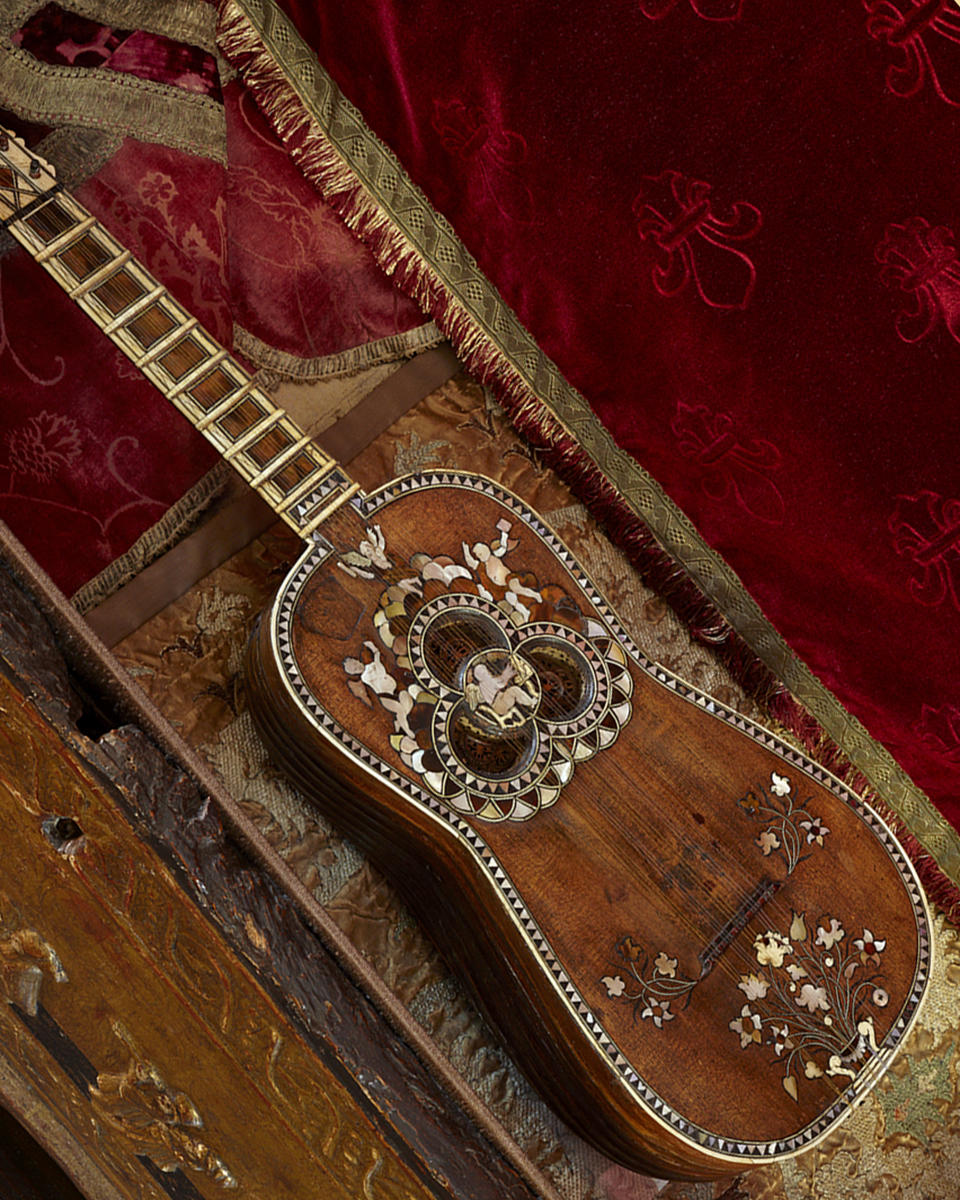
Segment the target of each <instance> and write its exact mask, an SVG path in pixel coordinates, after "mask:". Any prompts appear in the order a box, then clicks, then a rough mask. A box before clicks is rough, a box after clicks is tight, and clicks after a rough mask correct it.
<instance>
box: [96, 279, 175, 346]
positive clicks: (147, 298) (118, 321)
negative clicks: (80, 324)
mask: <svg viewBox="0 0 960 1200" xmlns="http://www.w3.org/2000/svg"><path fill="white" fill-rule="evenodd" d="M166 291H167V289H166V288H165V287H164V286H163V284H162V283H158V284H157V286H156V287H155V288H152V289H151V290H150V291H149V292H146V293H144V295H142V296H141V297H140V299H139V300H137V301H135V303H133V304H131V305H130V306H129V308H125V309H124V310H123V312H122V313H119V314H118V315H117V316H116V317H114V319H113V320H112V321H111V322H110V323H109V325H104V326H103V332H104V333H106V334H108V335H109V336H110V337H113V335H114V334H115V333H116V332H117V331H118V330H120V329H122V328H123V326H124V325H127V324H129V322H130V321H133V320H135V319H136V318H137V317H139V316H140V314H141V313H142V312H145V311H146V310H147V309H148V308H149V307H150V305H151V304H153V302H154V301H155V300H159V299H160V297H161V296H163V295H165V294H166ZM131 357H132V356H131Z"/></svg>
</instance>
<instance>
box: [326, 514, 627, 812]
mask: <svg viewBox="0 0 960 1200" xmlns="http://www.w3.org/2000/svg"><path fill="white" fill-rule="evenodd" d="M511 529H512V524H511V522H510V521H509V520H507V519H506V518H504V519H502V520H501V521H499V522H498V524H497V536H496V537H495V538H494V539H493V540H492V541H490V542H477V543H475V544H473V545H468V544H467V543H466V542H463V543H462V544H461V560H460V561H457V560H456V559H454V558H452V557H450V556H447V555H430V554H427V553H425V552H418V553H416V554H413V555H411V556H410V557H409V559H408V561H407V563H406V564H398V563H395V562H394V560H393V559H392V558H391V557H390V556H389V554H388V553H387V547H386V543H385V539H384V536H383V533H382V530H381V528H380V526H374V527H373V528H371V529H368V530H367V531H366V537H365V538H364V539H363V540H362V541H361V543H360V545H359V546H358V547H357V549H356V550H349V551H346V552H344V553H342V554H341V555H340V559H339V565H340V567H341V569H342V570H344V571H346V572H347V573H348V574H350V575H353V576H354V577H360V578H366V579H371V580H377V581H379V582H381V583H383V584H384V585H386V586H385V589H384V590H383V591H382V592H381V595H380V598H379V601H378V604H377V608H376V611H375V613H374V616H373V627H374V629H375V631H376V640H373V639H372V638H368V639H366V640H365V641H364V642H363V644H362V646H361V648H360V650H359V653H358V654H356V655H352V656H350V657H348V658H346V659H345V660H344V664H343V667H344V671H345V672H346V674H347V676H348V681H349V682H348V686H349V687H350V690H351V691H352V692H353V694H354V695H355V696H357V697H358V698H359V699H360V700H362V701H364V703H366V704H370V703H371V699H370V695H371V693H372V694H373V695H374V696H376V698H377V699H378V701H379V703H380V704H381V705H382V706H383V708H385V709H386V710H387V711H388V712H389V713H390V714H391V715H392V718H393V733H392V734H391V737H390V744H391V746H392V748H393V750H394V751H395V752H396V753H397V755H398V756H399V758H400V760H401V761H402V762H403V763H404V764H405V765H406V766H407V767H408V768H409V769H411V770H412V771H414V772H416V774H417V775H418V776H419V777H420V779H421V781H422V783H423V785H424V786H425V787H426V788H428V789H429V790H430V791H431V792H433V793H434V794H435V795H437V796H438V797H440V798H441V799H442V800H443V801H444V803H445V804H448V805H449V806H450V807H451V808H453V809H455V810H456V811H458V812H461V813H464V814H465V815H469V816H473V817H479V818H481V819H482V820H485V821H502V820H512V821H523V820H527V819H529V818H530V817H532V816H533V815H534V814H535V813H537V812H539V811H540V809H541V808H544V807H547V806H548V805H551V804H553V803H555V802H556V800H557V798H558V797H559V795H560V792H561V790H562V788H563V787H564V786H565V785H566V784H567V783H569V781H570V779H571V778H572V777H573V772H574V768H575V767H576V764H577V763H578V762H583V761H585V760H586V759H589V758H592V757H593V756H594V755H595V754H596V753H598V752H599V751H600V750H602V749H604V748H605V747H607V746H609V745H611V744H612V743H613V741H614V740H615V739H616V737H617V736H618V734H619V732H620V729H621V728H622V727H623V725H624V724H625V723H626V722H627V721H628V720H629V718H630V711H631V705H630V697H631V694H632V691H633V681H632V679H631V677H630V672H629V670H628V667H627V659H626V655H625V653H624V651H623V649H622V648H621V647H620V645H619V643H618V641H617V639H616V638H615V637H614V635H613V634H612V633H611V632H610V631H609V630H608V629H607V628H606V626H604V625H602V624H601V623H600V622H599V621H598V620H597V619H596V618H594V617H593V616H591V615H589V614H585V613H583V612H582V611H581V610H580V608H579V606H578V605H577V604H576V602H575V601H574V600H573V598H572V597H571V596H569V595H568V594H567V592H566V591H565V590H564V589H562V588H561V587H560V586H558V585H556V584H549V583H548V584H541V583H540V581H538V580H537V579H536V577H535V576H534V575H533V574H532V573H531V572H529V571H524V570H515V569H512V568H511V566H509V565H508V564H507V561H506V560H507V557H508V555H509V553H510V551H511V550H513V549H515V548H516V546H517V542H516V540H515V539H511V537H510V532H511Z"/></svg>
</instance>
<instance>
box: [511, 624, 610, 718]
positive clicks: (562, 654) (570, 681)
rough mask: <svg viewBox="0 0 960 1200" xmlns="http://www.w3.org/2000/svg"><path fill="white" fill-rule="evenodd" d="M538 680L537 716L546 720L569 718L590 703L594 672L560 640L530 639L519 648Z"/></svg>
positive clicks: (578, 713)
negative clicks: (533, 669)
mask: <svg viewBox="0 0 960 1200" xmlns="http://www.w3.org/2000/svg"><path fill="white" fill-rule="evenodd" d="M523 654H524V657H525V658H528V659H529V660H530V661H531V662H532V663H533V665H534V667H535V668H536V671H537V675H538V677H539V680H540V690H541V693H542V697H543V698H542V700H541V701H540V715H541V716H542V717H544V718H545V719H546V720H548V721H552V722H560V721H572V720H574V719H575V718H576V717H578V716H580V714H581V713H583V712H585V711H586V710H587V709H588V708H589V707H590V705H591V704H592V703H593V696H594V692H595V688H594V687H593V686H592V684H593V681H594V678H595V676H594V673H593V671H591V670H590V668H589V665H588V664H587V663H586V662H585V661H581V657H582V656H580V655H579V654H578V653H577V651H576V650H574V649H573V648H572V647H570V646H565V645H563V644H562V643H560V642H556V641H553V642H548V641H546V640H543V641H534V642H531V643H530V644H528V645H525V646H524V648H523Z"/></svg>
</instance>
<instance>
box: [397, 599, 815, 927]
mask: <svg viewBox="0 0 960 1200" xmlns="http://www.w3.org/2000/svg"><path fill="white" fill-rule="evenodd" d="M381 582H382V583H385V582H387V581H386V580H385V579H384V580H381ZM469 615H470V618H471V619H472V620H473V621H475V622H476V621H478V620H480V619H482V618H477V617H476V616H475V614H474V612H473V611H471V613H470V614H469ZM487 620H488V621H490V624H491V625H493V622H492V620H491V619H490V618H489V617H488V618H487ZM404 623H406V622H404ZM445 628H446V627H445V626H444V625H439V626H438V625H435V626H434V628H433V630H432V634H433V637H432V641H434V642H439V643H441V644H443V645H446V646H448V647H452V648H453V649H454V651H455V652H459V657H461V658H462V657H463V643H462V640H461V639H458V638H457V637H456V636H453V637H449V636H445V632H444V630H445ZM399 636H405V634H404V633H400V634H399ZM500 649H501V652H502V653H503V654H504V655H506V654H507V653H508V650H507V649H506V648H503V647H501V648H500ZM454 657H457V654H456V653H455V655H454ZM548 704H549V699H548ZM540 711H542V706H541V710H540ZM556 715H558V716H560V715H562V714H560V713H557V714H556ZM496 743H497V744H498V745H501V746H503V745H506V746H508V747H512V748H514V750H515V751H516V753H515V758H517V757H520V756H521V755H522V753H523V751H524V750H526V749H528V748H529V741H524V740H522V739H520V738H512V737H498V738H496ZM612 767H613V764H611V768H612ZM474 769H475V770H479V771H480V772H481V773H482V768H476V767H475V768H474ZM629 782H631V783H632V782H633V781H629ZM711 857H712V858H713V860H714V862H716V863H717V865H718V866H721V867H725V868H726V874H727V877H728V879H731V881H732V882H736V883H744V884H748V885H749V884H750V883H752V882H754V881H755V876H752V875H750V874H749V873H748V872H743V871H738V870H737V868H741V867H742V865H743V860H742V859H741V858H736V859H734V858H732V857H728V856H724V855H723V854H722V852H721V853H720V854H719V855H716V854H714V855H712V856H711ZM651 863H653V860H652V859H651ZM658 869H659V868H658ZM754 890H755V889H753V890H747V891H746V892H744V894H743V896H742V898H741V897H734V898H732V900H731V901H730V907H729V908H728V909H726V911H724V910H723V908H721V909H720V914H721V916H722V917H723V918H724V924H723V925H721V926H720V927H719V928H718V929H717V930H716V931H714V932H719V931H720V930H721V929H723V928H724V927H725V925H726V924H727V922H728V921H730V920H731V919H733V918H734V917H736V916H737V914H738V913H739V912H740V911H741V910H742V908H743V907H744V905H745V904H747V903H748V902H749V901H750V899H751V897H752V895H753V891H754ZM691 895H692V893H691ZM709 899H710V902H711V904H712V905H713V906H714V907H716V906H717V905H718V899H717V897H716V896H713V895H711V896H710V897H709ZM768 903H769V902H768ZM774 911H776V912H778V913H780V914H781V915H783V916H784V917H785V916H786V911H785V910H782V909H779V908H775V909H774ZM791 917H792V912H791Z"/></svg>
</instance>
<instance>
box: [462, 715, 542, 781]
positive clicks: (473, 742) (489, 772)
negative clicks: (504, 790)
mask: <svg viewBox="0 0 960 1200" xmlns="http://www.w3.org/2000/svg"><path fill="white" fill-rule="evenodd" d="M449 737H450V749H451V750H452V751H453V753H454V755H455V756H456V758H458V759H459V761H460V762H461V763H463V765H464V766H465V767H467V768H468V769H469V770H471V771H474V772H475V773H476V774H477V775H481V776H483V777H484V778H485V779H511V778H513V777H514V776H516V775H518V774H519V773H520V772H521V771H522V770H523V769H524V767H525V766H526V764H527V762H528V761H529V759H530V758H531V757H532V754H533V751H534V748H535V743H534V739H533V738H532V737H531V735H530V734H529V733H527V734H526V735H525V736H515V737H511V738H496V737H491V736H490V730H489V729H488V728H482V729H481V728H478V727H477V726H476V725H475V724H474V723H473V722H472V721H471V720H470V719H469V717H467V716H466V715H465V714H464V713H460V714H458V716H457V718H456V719H455V720H454V721H452V722H451V727H450V731H449Z"/></svg>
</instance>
